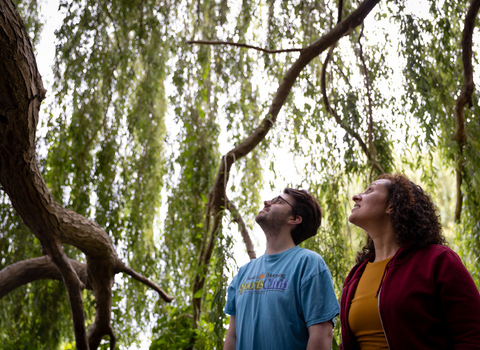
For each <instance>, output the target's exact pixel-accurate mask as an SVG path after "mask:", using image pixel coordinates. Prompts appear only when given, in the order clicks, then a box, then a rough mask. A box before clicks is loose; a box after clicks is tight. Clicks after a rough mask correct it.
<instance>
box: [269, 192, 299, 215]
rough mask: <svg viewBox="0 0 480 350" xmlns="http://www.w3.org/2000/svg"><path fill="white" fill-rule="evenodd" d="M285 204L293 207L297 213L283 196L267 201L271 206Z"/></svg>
mask: <svg viewBox="0 0 480 350" xmlns="http://www.w3.org/2000/svg"><path fill="white" fill-rule="evenodd" d="M282 201H283V202H285V203H287V204H288V205H289V206H291V207H292V210H293V212H295V208H294V207H293V205H291V204H290V203H288V202H287V200H286V199H285V198H283V197H282V196H277V197H275V198H273V199H271V200H269V201H267V202H268V203H270V205H272V204H281V203H282Z"/></svg>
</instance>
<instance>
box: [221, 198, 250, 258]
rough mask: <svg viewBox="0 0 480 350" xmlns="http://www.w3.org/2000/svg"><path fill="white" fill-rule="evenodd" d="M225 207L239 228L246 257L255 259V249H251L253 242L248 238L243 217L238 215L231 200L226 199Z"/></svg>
mask: <svg viewBox="0 0 480 350" xmlns="http://www.w3.org/2000/svg"><path fill="white" fill-rule="evenodd" d="M227 209H228V210H229V211H230V213H232V217H233V221H235V222H236V223H237V224H238V227H239V228H240V233H241V234H242V238H243V242H244V243H245V247H246V248H247V253H248V257H249V258H250V260H253V259H256V258H257V256H256V255H255V250H254V249H253V243H252V240H251V239H250V235H249V233H248V230H247V225H245V221H243V218H242V216H241V215H240V213H239V211H238V209H237V207H236V206H235V204H233V203H232V201H230V200H228V203H227Z"/></svg>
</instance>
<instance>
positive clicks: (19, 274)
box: [0, 255, 92, 299]
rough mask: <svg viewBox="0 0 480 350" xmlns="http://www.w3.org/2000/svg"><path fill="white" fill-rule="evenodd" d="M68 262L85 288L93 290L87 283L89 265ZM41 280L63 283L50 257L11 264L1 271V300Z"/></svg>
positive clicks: (73, 261) (70, 260)
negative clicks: (28, 284) (21, 287)
mask: <svg viewBox="0 0 480 350" xmlns="http://www.w3.org/2000/svg"><path fill="white" fill-rule="evenodd" d="M68 260H69V262H70V265H72V267H73V268H74V270H75V271H76V273H77V275H78V277H79V278H80V280H81V281H82V282H83V284H84V285H85V288H87V289H92V287H91V286H90V285H89V284H88V283H87V265H85V264H83V263H80V262H78V261H76V260H73V259H68ZM41 279H53V280H58V281H63V279H62V275H61V274H60V271H59V270H58V268H57V266H56V265H55V264H54V263H53V261H52V259H51V258H50V257H49V256H48V255H45V256H41V257H38V258H33V259H28V260H23V261H19V262H17V263H14V264H11V265H9V266H7V267H5V268H4V269H3V270H0V299H1V298H3V297H4V296H5V295H7V294H8V293H10V292H11V291H12V290H14V289H16V288H18V287H20V286H23V285H25V284H27V283H30V282H34V281H37V280H41Z"/></svg>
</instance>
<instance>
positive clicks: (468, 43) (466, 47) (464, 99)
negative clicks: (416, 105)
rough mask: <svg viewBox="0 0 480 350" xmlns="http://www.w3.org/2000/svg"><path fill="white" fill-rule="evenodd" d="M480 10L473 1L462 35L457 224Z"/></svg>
mask: <svg viewBox="0 0 480 350" xmlns="http://www.w3.org/2000/svg"><path fill="white" fill-rule="evenodd" d="M479 8H480V0H472V1H471V2H470V6H469V8H468V11H467V15H466V17H465V25H464V28H463V34H462V61H463V75H464V81H463V87H462V91H461V92H460V95H459V96H458V98H457V101H456V103H455V134H454V137H453V139H454V140H455V141H456V142H457V144H458V148H459V154H458V155H456V156H455V172H456V179H457V185H456V186H457V201H456V204H455V217H454V220H455V222H457V223H458V222H460V215H461V213H462V203H463V195H462V189H461V187H462V181H463V174H462V173H463V147H464V146H465V142H466V136H465V120H464V110H465V105H466V104H469V106H471V105H472V94H473V90H474V88H475V84H474V82H473V66H472V44H473V39H472V36H473V30H474V28H475V19H476V17H477V14H478V10H479Z"/></svg>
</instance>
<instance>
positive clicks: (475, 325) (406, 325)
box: [340, 245, 480, 350]
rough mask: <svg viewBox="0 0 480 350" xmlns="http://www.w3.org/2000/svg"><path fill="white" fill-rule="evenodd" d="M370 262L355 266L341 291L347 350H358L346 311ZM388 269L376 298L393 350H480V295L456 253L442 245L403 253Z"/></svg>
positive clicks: (405, 249)
mask: <svg viewBox="0 0 480 350" xmlns="http://www.w3.org/2000/svg"><path fill="white" fill-rule="evenodd" d="M372 258H373V257H372ZM367 262H368V260H366V261H364V262H363V263H361V264H360V265H356V266H355V267H354V268H353V269H352V271H350V274H349V275H348V277H347V279H346V280H345V284H344V286H343V291H342V298H341V305H340V321H341V325H342V348H343V349H344V350H354V349H359V347H358V343H357V341H356V339H355V337H354V335H353V334H352V331H351V330H350V328H349V326H348V311H349V309H350V304H351V302H352V299H353V296H354V295H355V289H356V288H357V285H358V281H359V280H360V277H361V276H362V273H363V271H364V269H365V265H366V264H367ZM385 269H386V272H387V273H386V275H384V279H383V281H382V283H381V284H380V286H379V293H378V296H377V298H378V305H379V312H380V319H381V322H382V325H383V329H384V332H385V335H386V338H387V343H388V345H389V348H390V350H406V349H419V350H421V349H432V350H442V349H480V295H479V293H478V290H477V287H476V286H475V283H474V282H473V280H472V277H471V276H470V274H469V272H468V271H467V269H466V268H465V266H464V265H463V263H462V261H461V260H460V258H459V257H458V255H457V254H456V253H455V252H454V251H453V250H451V249H450V248H448V247H445V246H442V245H431V246H428V247H427V248H424V249H421V250H415V249H409V248H408V247H404V248H400V249H399V250H398V251H397V253H396V254H395V256H394V257H393V259H392V260H391V261H390V262H389V263H388V265H387V267H386V268H385Z"/></svg>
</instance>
